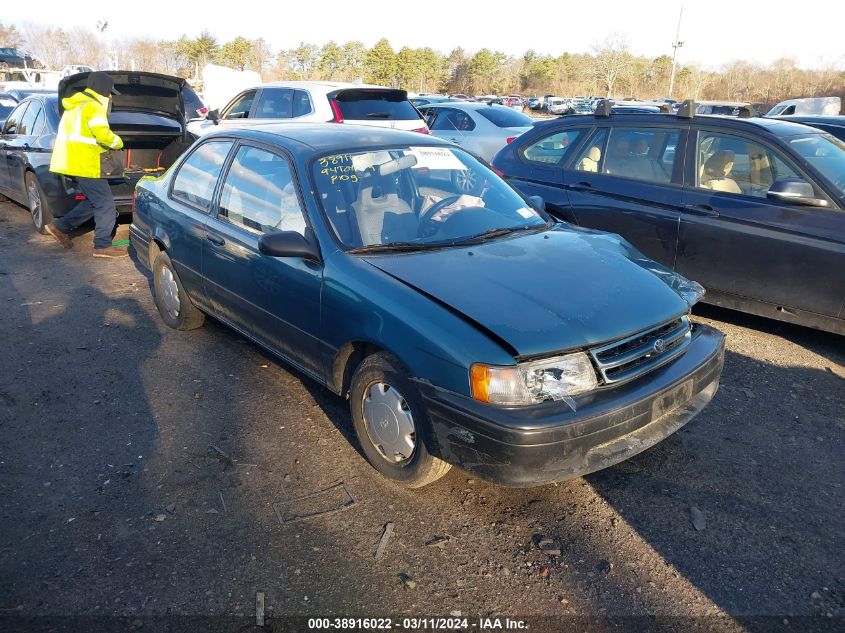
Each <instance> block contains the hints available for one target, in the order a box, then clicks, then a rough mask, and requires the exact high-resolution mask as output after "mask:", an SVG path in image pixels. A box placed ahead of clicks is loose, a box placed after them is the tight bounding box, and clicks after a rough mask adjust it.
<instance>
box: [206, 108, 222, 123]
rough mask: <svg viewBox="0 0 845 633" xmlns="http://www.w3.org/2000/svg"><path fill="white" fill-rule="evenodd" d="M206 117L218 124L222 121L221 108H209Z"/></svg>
mask: <svg viewBox="0 0 845 633" xmlns="http://www.w3.org/2000/svg"><path fill="white" fill-rule="evenodd" d="M205 118H206V120H207V121H211V122H212V123H214V125H217V124H218V123H219V122H220V110H209V111H208V114H206V115H205Z"/></svg>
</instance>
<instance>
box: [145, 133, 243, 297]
mask: <svg viewBox="0 0 845 633" xmlns="http://www.w3.org/2000/svg"><path fill="white" fill-rule="evenodd" d="M234 144H235V142H234V141H233V140H231V139H213V140H210V141H206V142H204V143H200V144H199V145H197V146H196V147H195V148H194V149H193V150H192V151H191V153H190V154H189V155H188V156H187V157H186V158H185V160H184V161H182V162H181V163H180V164H179V165H178V167H177V171H176V173H175V174H174V177H173V182H172V184H171V186H170V193H169V204H170V206H171V207H172V208H173V210H174V211H175V213H164V214H161V224H162V226H161V227H160V228H161V230H162V231H163V233H164V235H165V236H167V237H168V244H167V249H168V253H169V255H170V259H171V260H172V261H173V265H174V266H175V267H176V272H177V273H178V274H179V278H180V279H181V281H182V285H183V286H184V288H185V290H186V291H187V292H188V294H189V295H190V296H191V299H192V300H193V301H194V302H195V303H196V304H198V305H200V306H202V307H203V308H208V307H211V308H212V309H213V308H214V307H213V306H212V305H211V303H210V301H209V299H208V297H206V294H205V289H204V287H203V286H204V285H203V282H202V255H203V244H204V242H205V240H206V228H205V223H206V219H207V218H208V215H209V213H210V212H211V209H212V203H213V201H214V192H215V191H216V190H217V187H218V181H219V179H220V174H221V173H222V171H223V165H224V164H225V162H226V158H227V156H228V155H229V152H230V151H231V150H232V148H233V147H234Z"/></svg>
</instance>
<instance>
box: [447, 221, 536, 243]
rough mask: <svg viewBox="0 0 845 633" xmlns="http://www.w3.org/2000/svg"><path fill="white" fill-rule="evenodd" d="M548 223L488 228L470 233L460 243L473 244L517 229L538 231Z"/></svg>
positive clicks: (514, 231)
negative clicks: (477, 232) (473, 233)
mask: <svg viewBox="0 0 845 633" xmlns="http://www.w3.org/2000/svg"><path fill="white" fill-rule="evenodd" d="M548 226H549V225H548V224H529V225H525V226H511V227H500V228H497V229H489V230H487V231H484V232H482V233H479V234H478V235H472V236H470V237H468V238H466V239H464V240H461V242H460V243H461V244H473V243H476V242H484V241H485V240H490V239H493V238H494V237H501V236H503V235H509V234H511V233H516V232H518V231H539V230H540V229H546V228H548Z"/></svg>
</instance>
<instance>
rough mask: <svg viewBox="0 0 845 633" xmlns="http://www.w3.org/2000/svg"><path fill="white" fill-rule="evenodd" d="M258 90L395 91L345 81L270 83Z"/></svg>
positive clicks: (386, 87)
mask: <svg viewBox="0 0 845 633" xmlns="http://www.w3.org/2000/svg"><path fill="white" fill-rule="evenodd" d="M258 88H301V89H303V90H326V91H331V90H338V89H340V88H384V89H385V90H395V88H390V87H389V86H378V85H375V84H354V83H349V82H344V81H268V82H267V83H263V84H261V85H260V86H255V89H258Z"/></svg>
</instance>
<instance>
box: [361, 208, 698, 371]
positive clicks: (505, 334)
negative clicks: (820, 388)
mask: <svg viewBox="0 0 845 633" xmlns="http://www.w3.org/2000/svg"><path fill="white" fill-rule="evenodd" d="M365 259H366V261H367V262H369V263H370V264H372V265H373V266H375V267H376V268H379V269H380V270H382V271H383V272H385V273H387V274H389V275H391V276H392V277H394V278H396V279H398V280H399V281H401V282H403V283H405V284H407V285H408V286H410V287H412V288H414V289H416V290H418V291H419V292H421V293H423V294H425V295H427V296H428V297H430V298H431V299H432V300H434V301H437V302H439V303H441V304H442V305H444V306H445V307H447V309H449V310H451V311H453V312H456V313H458V314H459V315H461V316H462V317H463V318H465V319H467V320H469V321H471V322H473V323H474V324H475V325H476V326H477V327H479V328H480V329H482V330H484V331H486V332H487V333H488V334H490V335H492V336H493V338H495V339H497V340H498V342H499V343H502V344H503V345H504V346H505V347H506V348H509V351H511V352H512V353H513V354H514V355H515V356H517V357H530V356H535V355H542V354H548V353H551V352H557V351H563V350H570V349H577V348H583V347H590V346H593V345H596V344H599V343H603V342H606V341H611V340H614V339H618V338H621V337H624V336H627V335H630V334H633V333H635V332H638V331H642V330H645V329H648V328H650V327H652V326H655V325H658V324H660V323H664V322H666V321H669V320H671V319H674V318H677V317H678V316H680V315H682V314H685V313H686V312H688V311H689V307H690V306H689V305H688V304H687V303H686V301H684V300H683V299H682V298H681V296H680V295H679V294H678V293H677V292H676V291H675V290H673V289H672V286H673V285H675V284H676V283H678V280H681V281H682V282H683V281H686V280H684V279H683V277H680V276H679V275H675V273H672V272H671V271H669V270H668V269H666V268H664V267H662V266H661V265H660V264H657V263H656V262H653V261H652V260H649V259H647V258H645V257H644V256H643V255H642V254H640V253H639V252H638V251H637V250H635V249H634V248H633V247H632V246H631V245H630V244H628V242H626V241H624V240H623V239H622V238H620V237H619V236H616V235H612V234H609V233H601V232H598V231H588V230H582V229H577V228H569V227H565V226H563V225H559V226H557V227H555V228H554V229H552V230H549V231H544V232H541V233H534V234H527V235H525V234H523V235H519V236H518V237H509V238H505V239H498V240H495V241H490V242H487V243H484V244H479V245H473V246H467V247H458V248H445V249H442V250H436V251H423V252H419V253H402V254H385V255H378V256H367V257H366V258H365Z"/></svg>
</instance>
